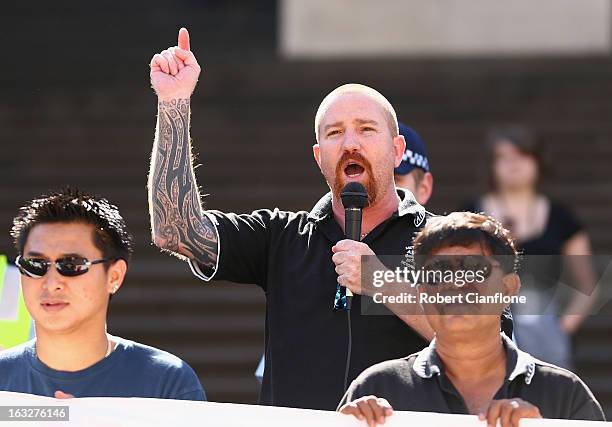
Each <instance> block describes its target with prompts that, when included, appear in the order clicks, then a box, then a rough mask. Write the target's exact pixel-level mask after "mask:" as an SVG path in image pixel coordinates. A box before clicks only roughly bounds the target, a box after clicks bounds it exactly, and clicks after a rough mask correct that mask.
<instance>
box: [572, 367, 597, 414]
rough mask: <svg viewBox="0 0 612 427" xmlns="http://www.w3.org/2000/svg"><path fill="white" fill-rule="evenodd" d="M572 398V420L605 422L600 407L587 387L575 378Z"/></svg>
mask: <svg viewBox="0 0 612 427" xmlns="http://www.w3.org/2000/svg"><path fill="white" fill-rule="evenodd" d="M572 394H573V398H572V413H571V415H570V419H572V420H589V421H605V420H606V417H605V415H604V412H603V409H601V405H600V404H599V402H598V401H597V399H595V396H594V395H593V393H592V392H591V390H590V389H589V388H588V387H587V385H586V384H585V383H584V382H582V380H581V379H580V378H578V377H577V376H576V377H575V379H574V391H573V393H572Z"/></svg>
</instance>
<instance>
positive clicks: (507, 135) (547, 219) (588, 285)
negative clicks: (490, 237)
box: [464, 126, 596, 368]
mask: <svg viewBox="0 0 612 427" xmlns="http://www.w3.org/2000/svg"><path fill="white" fill-rule="evenodd" d="M487 153H488V166H489V167H488V180H487V181H488V192H487V193H486V194H484V195H483V196H482V197H480V198H478V199H476V200H474V201H472V202H471V203H469V205H468V206H465V207H464V210H469V211H473V212H484V213H486V214H488V215H492V216H494V217H496V218H497V219H499V220H500V221H501V222H502V223H503V224H504V226H505V227H506V228H508V229H509V230H510V231H511V233H512V235H513V236H514V238H515V240H516V241H517V243H518V244H519V248H520V250H521V252H522V254H523V260H522V263H521V264H522V265H521V281H522V282H523V289H522V290H521V294H523V295H526V296H527V304H526V305H525V306H522V307H519V306H513V307H512V312H513V314H514V317H515V324H514V334H515V339H516V341H517V344H518V346H519V347H520V348H521V349H523V350H525V351H526V352H528V353H531V354H532V355H533V356H535V357H536V358H539V359H541V360H544V361H547V362H550V363H553V364H556V365H559V366H563V367H566V368H570V367H572V356H571V343H570V335H572V334H573V333H574V332H576V330H577V329H578V328H579V327H580V325H581V323H582V322H583V321H584V319H585V316H586V315H587V314H588V313H589V310H590V308H591V307H592V304H593V301H594V298H595V295H594V292H593V291H594V288H595V282H596V277H595V271H594V269H593V267H592V265H591V264H589V260H588V259H587V257H567V258H565V259H567V260H568V261H569V264H570V267H571V270H572V272H573V273H574V278H575V279H576V283H577V285H578V286H577V287H578V289H579V290H580V291H581V292H574V293H573V294H572V297H571V299H570V300H569V301H568V303H567V304H566V306H565V308H564V309H563V314H560V312H561V310H560V309H559V305H560V303H559V301H557V298H558V294H557V292H556V291H557V290H558V289H559V286H558V283H559V278H560V277H561V273H562V267H563V266H562V261H561V258H562V257H560V256H558V255H590V254H591V247H590V246H591V245H590V242H589V237H588V236H587V234H586V232H585V231H584V228H583V226H582V224H581V223H580V222H579V221H578V220H577V219H576V217H575V216H574V215H573V214H572V213H571V211H570V210H569V209H568V208H567V207H565V206H564V205H563V204H561V203H559V202H557V201H555V200H552V199H551V198H549V197H548V196H546V195H545V194H542V193H541V192H540V191H539V184H540V181H541V178H542V176H543V172H544V169H545V168H544V164H543V157H542V147H541V145H540V143H539V142H538V141H537V140H536V138H535V137H534V135H533V134H532V133H531V132H530V131H529V130H528V129H527V128H525V127H522V126H510V127H506V128H499V129H495V130H493V131H491V132H490V134H489V138H488V141H487Z"/></svg>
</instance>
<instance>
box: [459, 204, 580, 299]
mask: <svg viewBox="0 0 612 427" xmlns="http://www.w3.org/2000/svg"><path fill="white" fill-rule="evenodd" d="M463 210H466V211H470V212H481V211H482V203H481V201H480V200H475V201H472V202H470V203H467V204H466V205H465V206H464V207H463ZM498 219H499V220H503V218H498ZM582 230H583V226H582V224H581V223H580V221H579V220H578V219H577V218H576V217H575V216H574V215H573V213H572V212H571V211H570V210H569V209H568V208H567V207H565V206H564V205H563V204H561V203H559V202H557V201H555V200H549V210H548V218H547V220H546V225H545V227H544V231H543V232H542V233H541V234H540V235H538V236H535V237H532V238H530V239H529V240H525V241H517V242H516V243H517V249H518V250H519V251H520V253H521V263H520V266H521V268H520V271H521V276H522V277H523V278H527V277H531V278H532V279H533V280H531V279H530V280H527V281H524V285H526V287H528V288H531V287H535V288H537V289H538V290H540V291H548V292H551V293H553V292H554V287H555V286H556V285H557V283H558V281H559V278H560V276H561V270H562V258H561V257H560V256H559V255H562V252H563V246H564V245H565V243H567V241H568V240H569V239H571V238H572V237H574V236H575V235H576V234H577V233H578V232H580V231H582Z"/></svg>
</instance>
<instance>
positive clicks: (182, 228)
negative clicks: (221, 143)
mask: <svg viewBox="0 0 612 427" xmlns="http://www.w3.org/2000/svg"><path fill="white" fill-rule="evenodd" d="M189 114H190V109H189V99H173V100H171V101H160V102H159V104H158V116H157V132H156V135H155V143H154V147H153V154H152V155H151V170H150V171H149V214H150V216H151V226H152V229H153V237H154V241H155V244H156V245H157V246H159V247H160V248H162V249H166V250H168V251H170V252H172V253H174V254H175V255H178V256H182V257H187V258H191V259H194V260H196V261H198V263H199V264H201V265H202V266H204V267H208V268H214V267H215V265H216V263H217V256H218V253H217V251H218V249H217V244H218V240H219V236H218V235H217V231H216V229H215V226H214V225H213V223H212V221H211V220H210V219H209V218H208V217H207V216H206V215H203V213H202V206H201V204H200V195H199V192H198V187H197V184H196V180H195V174H194V171H193V165H192V158H191V141H190V139H189Z"/></svg>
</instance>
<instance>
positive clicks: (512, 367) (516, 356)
mask: <svg viewBox="0 0 612 427" xmlns="http://www.w3.org/2000/svg"><path fill="white" fill-rule="evenodd" d="M501 336H502V340H503V343H504V347H505V348H506V360H507V362H506V375H507V377H506V381H508V382H511V381H513V380H514V379H515V378H517V377H518V376H519V375H524V377H525V378H524V381H525V384H527V385H529V384H530V383H531V380H532V378H533V375H534V374H535V362H536V360H535V358H534V357H533V356H531V355H530V354H528V353H525V352H524V351H521V350H519V349H518V347H517V346H516V344H514V342H513V341H512V340H511V339H510V338H508V337H507V336H506V335H505V334H504V333H502V334H501ZM442 368H443V366H442V361H441V360H440V357H439V356H438V353H437V352H436V339H435V338H434V339H433V340H431V343H430V344H429V346H428V347H426V348H424V349H423V350H421V351H420V352H419V353H418V355H417V357H416V359H415V361H414V365H413V366H412V369H413V370H414V372H415V373H416V374H417V375H418V376H419V377H421V378H431V377H433V375H434V374H436V375H440V373H441V372H442ZM508 373H509V374H508Z"/></svg>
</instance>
